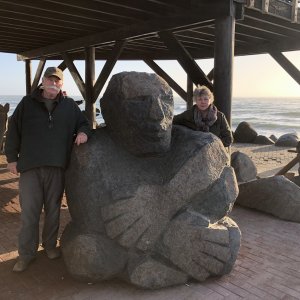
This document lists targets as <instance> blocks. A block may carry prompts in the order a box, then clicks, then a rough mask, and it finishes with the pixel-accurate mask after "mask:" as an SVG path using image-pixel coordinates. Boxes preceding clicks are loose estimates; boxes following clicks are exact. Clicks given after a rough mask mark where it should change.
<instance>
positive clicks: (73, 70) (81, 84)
mask: <svg viewBox="0 0 300 300" xmlns="http://www.w3.org/2000/svg"><path fill="white" fill-rule="evenodd" d="M62 57H63V59H64V61H65V63H66V65H67V67H68V69H69V71H70V73H71V75H72V77H73V80H74V81H75V83H76V85H77V87H78V89H79V91H80V93H81V95H82V97H83V98H84V99H85V84H84V82H83V80H82V78H81V76H80V74H79V72H78V71H77V69H76V66H75V65H74V63H73V61H72V59H71V58H70V57H69V55H68V54H67V53H62Z"/></svg>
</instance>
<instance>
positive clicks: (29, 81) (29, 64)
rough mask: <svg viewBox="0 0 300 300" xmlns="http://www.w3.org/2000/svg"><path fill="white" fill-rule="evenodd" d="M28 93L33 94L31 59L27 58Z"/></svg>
mask: <svg viewBox="0 0 300 300" xmlns="http://www.w3.org/2000/svg"><path fill="white" fill-rule="evenodd" d="M25 76H26V95H30V94H31V60H30V59H26V60H25Z"/></svg>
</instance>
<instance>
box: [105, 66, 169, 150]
mask: <svg viewBox="0 0 300 300" xmlns="http://www.w3.org/2000/svg"><path fill="white" fill-rule="evenodd" d="M101 111H102V115H103V117H104V119H105V122H106V124H107V127H108V128H109V129H110V132H111V134H112V135H113V137H114V138H116V139H117V140H118V141H119V142H120V143H121V144H122V145H123V146H124V147H125V148H127V150H128V151H129V152H131V153H133V154H135V155H149V154H158V153H161V152H165V151H167V150H168V149H169V147H170V141H171V129H172V118H173V94H172V90H171V88H170V87H169V86H168V85H167V84H166V83H165V81H163V80H162V79H161V78H160V77H158V76H157V75H155V74H147V73H137V72H124V73H120V74H117V75H114V76H113V77H112V79H111V81H110V83H109V85H108V88H107V90H106V92H105V93H104V95H103V98H102V99H101Z"/></svg>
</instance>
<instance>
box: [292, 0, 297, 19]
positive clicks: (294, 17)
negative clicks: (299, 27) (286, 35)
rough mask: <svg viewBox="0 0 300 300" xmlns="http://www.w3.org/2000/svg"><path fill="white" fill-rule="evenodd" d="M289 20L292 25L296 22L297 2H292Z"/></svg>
mask: <svg viewBox="0 0 300 300" xmlns="http://www.w3.org/2000/svg"><path fill="white" fill-rule="evenodd" d="M292 5H293V6H292V15H291V20H292V22H293V23H297V22H298V0H293V4H292Z"/></svg>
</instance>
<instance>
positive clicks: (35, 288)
mask: <svg viewBox="0 0 300 300" xmlns="http://www.w3.org/2000/svg"><path fill="white" fill-rule="evenodd" d="M288 149H291V148H285V147H275V146H261V145H253V144H234V145H233V146H232V152H234V151H241V152H244V153H246V154H247V155H248V156H250V157H251V158H252V160H253V161H254V163H255V164H256V166H257V169H258V175H259V176H261V177H266V176H272V175H274V174H275V173H276V172H277V171H278V170H280V169H281V168H282V167H284V166H285V165H286V164H287V163H288V162H289V161H291V160H292V159H293V158H294V157H295V155H296V154H295V153H290V152H288V151H287V150H288ZM297 169H298V165H297V166H295V167H294V168H293V171H295V172H296V170H297ZM230 216H231V217H232V218H233V219H234V220H235V221H236V222H237V224H238V225H239V227H240V230H241V232H242V244H241V248H240V252H239V255H238V258H237V261H236V263H235V266H234V269H233V270H232V271H231V272H230V274H228V275H225V276H222V277H217V278H211V279H208V280H206V281H205V282H203V283H197V282H191V283H189V284H186V285H183V286H176V287H171V288H166V289H162V290H158V291H145V290H140V289H137V288H135V287H134V286H131V285H128V284H126V283H124V282H122V281H119V280H112V281H107V282H103V283H97V284H93V283H87V282H78V281H76V280H74V279H73V278H71V277H70V276H69V274H68V272H67V270H66V268H65V265H64V263H63V259H62V258H60V259H56V260H54V261H50V260H49V259H47V257H46V255H45V254H44V251H43V250H42V248H39V251H38V256H37V259H36V261H35V262H33V263H32V265H31V266H30V268H29V269H28V270H26V271H25V272H23V273H21V274H15V273H13V272H12V267H13V265H14V263H15V259H16V257H17V256H18V253H17V235H18V232H19V226H20V205H19V198H18V177H17V176H15V175H13V174H10V173H8V172H7V170H6V160H5V156H4V155H0V225H1V226H0V282H1V284H0V299H6V300H18V299H22V300H24V299H30V300H35V299H43V300H48V299H49V300H50V299H51V300H54V299H56V300H58V299H64V300H75V299H76V300H85V299H110V300H119V299H122V300H127V299H128V300H129V299H130V300H146V299H147V300H152V299H153V300H171V299H172V300H181V299H189V300H190V299H195V300H196V299H197V300H198V299H211V300H217V299H300V271H299V270H300V263H299V262H300V251H299V249H300V242H299V238H298V233H299V230H300V224H297V223H292V222H286V221H282V220H279V219H277V218H275V217H272V216H270V215H267V214H264V213H261V212H257V211H254V210H250V209H245V208H242V207H240V206H238V205H237V206H234V208H233V210H232V212H231V214H230ZM69 221H70V216H69V212H68V208H67V206H66V202H65V198H64V205H63V206H62V209H61V228H60V233H61V232H62V230H63V229H64V228H65V226H66V224H67V223H68V222H69ZM41 224H42V221H41Z"/></svg>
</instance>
